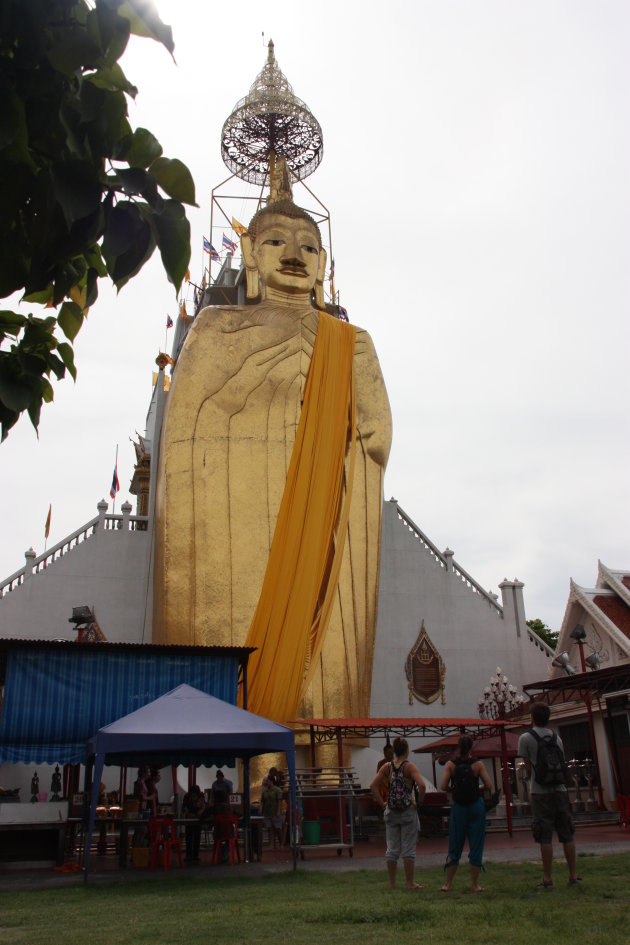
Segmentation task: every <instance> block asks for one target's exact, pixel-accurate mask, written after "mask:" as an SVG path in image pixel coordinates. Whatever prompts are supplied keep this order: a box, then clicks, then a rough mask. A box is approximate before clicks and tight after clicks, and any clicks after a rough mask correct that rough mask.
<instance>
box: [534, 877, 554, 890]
mask: <svg viewBox="0 0 630 945" xmlns="http://www.w3.org/2000/svg"><path fill="white" fill-rule="evenodd" d="M535 888H536V889H553V880H551V879H543V880H541V881H540V882H539V883H536V886H535Z"/></svg>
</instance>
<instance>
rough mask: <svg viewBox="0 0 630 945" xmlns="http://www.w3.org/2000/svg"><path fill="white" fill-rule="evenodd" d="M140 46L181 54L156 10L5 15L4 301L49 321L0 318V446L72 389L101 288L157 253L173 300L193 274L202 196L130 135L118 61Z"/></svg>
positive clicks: (121, 3) (136, 4) (6, 314)
mask: <svg viewBox="0 0 630 945" xmlns="http://www.w3.org/2000/svg"><path fill="white" fill-rule="evenodd" d="M132 33H134V34H136V35H139V36H146V37H150V38H152V39H155V40H157V41H158V42H160V43H162V44H163V45H164V46H165V47H166V49H168V51H169V52H171V53H172V52H173V48H174V46H173V38H172V34H171V30H170V27H168V26H165V25H164V24H163V23H162V21H161V20H160V18H159V17H158V15H157V13H156V12H155V10H154V9H153V7H152V5H151V3H149V2H147V0H3V2H2V3H0V179H1V180H2V187H1V188H0V298H6V297H8V296H10V295H12V294H13V293H15V292H23V299H24V300H25V301H26V302H29V303H31V304H36V305H42V306H45V307H46V308H47V309H48V312H47V313H46V314H47V317H43V318H42V317H39V316H37V315H33V314H28V315H22V314H20V313H18V312H13V311H9V310H4V311H0V347H1V346H2V345H3V343H4V342H5V341H8V342H10V346H9V348H8V349H6V348H5V349H4V350H0V423H1V424H2V439H4V438H5V437H6V435H7V433H8V430H9V429H10V428H11V427H12V426H13V424H14V423H15V422H16V421H17V419H18V418H19V416H20V414H21V413H22V412H23V411H25V410H26V411H28V414H29V416H30V419H31V422H32V423H33V426H34V427H35V428H37V425H38V423H39V416H40V411H41V406H42V403H43V402H50V401H51V400H52V399H53V389H52V386H51V384H50V380H49V378H51V377H52V376H53V375H54V376H55V377H56V378H57V379H61V378H62V377H63V376H64V375H65V373H66V371H68V372H69V373H70V374H71V375H72V377H76V370H75V366H74V352H73V347H72V344H73V342H74V339H75V337H76V335H77V332H78V331H79V329H80V328H81V325H82V323H83V320H84V318H85V316H86V314H87V311H88V308H89V307H90V306H91V305H92V304H93V303H94V302H95V300H96V297H97V294H98V288H97V285H98V280H99V278H102V277H109V278H110V279H111V280H112V282H113V283H114V284H115V285H116V287H117V288H118V289H120V288H121V287H122V286H124V285H125V283H126V282H128V281H129V279H131V278H132V277H133V276H135V275H136V274H137V273H138V272H139V270H140V269H141V268H142V266H143V265H144V263H145V262H146V261H147V260H148V259H149V257H150V256H151V255H152V253H153V251H154V249H155V247H156V246H157V247H158V248H159V250H160V254H161V257H162V263H163V265H164V269H165V271H166V274H167V276H168V278H169V279H170V281H171V282H172V283H173V284H174V285H175V288H176V289H179V286H180V285H181V283H182V281H183V279H184V276H185V274H186V270H187V267H188V262H189V260H190V225H189V223H188V220H187V219H186V214H185V211H184V207H183V204H194V203H195V188H194V184H193V181H192V177H191V176H190V172H189V170H188V168H187V167H186V166H185V165H184V164H182V163H181V161H178V160H170V159H168V158H165V157H163V156H162V147H161V145H160V143H159V142H158V141H157V140H156V138H155V137H154V136H153V135H152V134H151V132H149V131H147V130H146V129H145V128H137V129H136V130H135V131H133V130H132V128H131V126H130V124H129V121H128V113H127V96H132V97H135V95H136V92H137V89H136V88H135V87H134V86H133V85H132V84H131V82H129V81H128V79H127V78H126V76H125V74H124V73H123V71H122V69H121V67H120V65H119V63H118V60H119V59H120V57H121V56H122V54H123V52H124V50H125V47H126V45H127V42H128V40H129V36H130V34H132ZM55 309H57V311H55ZM58 329H61V331H62V332H63V335H65V337H66V339H67V340H66V341H63V340H60V338H59V337H58V336H57V334H56V332H57V331H58Z"/></svg>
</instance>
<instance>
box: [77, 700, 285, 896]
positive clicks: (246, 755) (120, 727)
mask: <svg viewBox="0 0 630 945" xmlns="http://www.w3.org/2000/svg"><path fill="white" fill-rule="evenodd" d="M274 751H283V752H284V753H285V755H286V759H287V768H288V770H289V786H290V792H291V811H292V816H293V817H295V810H296V793H295V735H294V733H293V731H292V730H291V729H290V728H286V726H284V725H278V723H277V722H272V721H270V720H269V719H264V718H262V717H261V716H259V715H254V714H253V713H252V712H246V711H245V710H244V709H239V708H238V707H237V706H234V705H230V704H229V703H228V702H223V701H222V700H221V699H217V698H215V697H214V696H209V695H207V694H206V693H205V692H201V691H200V690H199V689H194V688H193V687H192V686H188V685H186V684H183V685H181V686H177V688H176V689H172V690H171V691H170V692H167V693H166V694H165V695H163V696H160V698H159V699H155V701H154V702H149V703H148V704H147V705H145V706H142V708H140V709H136V711H135V712H131V713H130V714H129V715H125V716H124V717H123V718H121V719H118V720H117V721H116V722H112V723H110V724H109V725H105V726H104V727H103V728H100V729H99V730H98V732H97V733H96V735H94V736H93V737H92V738H90V739H89V741H88V743H87V755H88V758H93V759H94V778H93V784H99V783H100V780H101V776H102V773H103V766H104V765H105V764H124V763H126V762H129V761H132V762H133V763H134V764H137V763H139V762H140V761H142V760H147V761H149V760H150V761H151V762H153V763H155V762H157V761H158V760H159V761H160V763H162V764H164V765H166V764H183V765H188V764H213V763H215V761H218V762H219V763H224V759H225V757H226V756H229V755H236V756H237V757H240V758H243V759H244V760H247V761H249V759H250V758H253V757H254V756H255V755H263V754H266V753H267V752H274ZM246 800H248V798H246ZM97 801H98V791H96V790H92V801H91V805H90V815H89V821H88V835H87V844H86V851H85V867H84V878H85V879H86V880H87V874H88V866H89V860H90V844H91V840H92V832H93V830H94V818H95V815H96V806H97ZM245 810H246V816H247V813H248V806H247V805H246V808H245ZM294 822H295V821H294ZM296 834H297V831H296V830H294V831H293V868H294V869H295V867H296V863H297V838H296Z"/></svg>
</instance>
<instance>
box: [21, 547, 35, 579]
mask: <svg viewBox="0 0 630 945" xmlns="http://www.w3.org/2000/svg"><path fill="white" fill-rule="evenodd" d="M36 557H37V555H36V554H35V551H34V549H33V548H29V549H28V551H25V552H24V560H25V565H24V580H26V579H27V578H30V577H33V561H34V560H35V558H36Z"/></svg>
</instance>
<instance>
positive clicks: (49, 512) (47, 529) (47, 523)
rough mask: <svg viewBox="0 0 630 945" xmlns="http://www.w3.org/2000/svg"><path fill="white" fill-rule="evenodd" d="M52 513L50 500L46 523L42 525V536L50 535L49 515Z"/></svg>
mask: <svg viewBox="0 0 630 945" xmlns="http://www.w3.org/2000/svg"><path fill="white" fill-rule="evenodd" d="M51 515H52V502H51V504H50V505H49V506H48V515H47V516H46V524H45V526H44V538H48V536H49V535H50V516H51Z"/></svg>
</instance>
